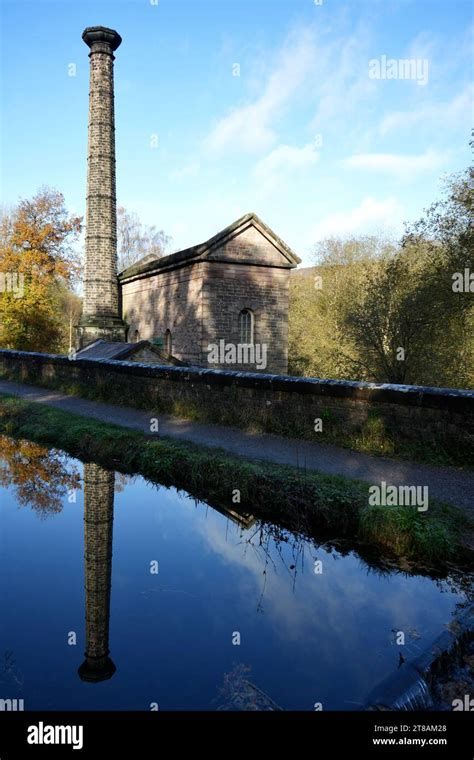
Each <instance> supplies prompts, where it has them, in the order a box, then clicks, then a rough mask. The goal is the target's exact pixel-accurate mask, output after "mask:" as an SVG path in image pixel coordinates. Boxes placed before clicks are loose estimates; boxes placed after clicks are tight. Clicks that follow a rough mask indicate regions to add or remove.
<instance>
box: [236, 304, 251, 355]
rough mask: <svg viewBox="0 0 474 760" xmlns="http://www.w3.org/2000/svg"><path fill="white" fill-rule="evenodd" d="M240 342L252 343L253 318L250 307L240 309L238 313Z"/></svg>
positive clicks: (247, 344)
mask: <svg viewBox="0 0 474 760" xmlns="http://www.w3.org/2000/svg"><path fill="white" fill-rule="evenodd" d="M239 329H240V342H241V343H243V344H244V345H246V346H249V345H251V344H252V343H253V334H254V318H253V313H252V312H251V311H250V309H242V311H241V312H240V314H239Z"/></svg>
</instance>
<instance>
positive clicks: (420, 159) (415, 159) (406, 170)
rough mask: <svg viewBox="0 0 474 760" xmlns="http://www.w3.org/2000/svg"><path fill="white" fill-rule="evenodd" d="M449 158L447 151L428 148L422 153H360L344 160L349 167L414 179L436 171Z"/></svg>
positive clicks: (343, 162)
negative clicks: (424, 173)
mask: <svg viewBox="0 0 474 760" xmlns="http://www.w3.org/2000/svg"><path fill="white" fill-rule="evenodd" d="M447 159H448V154H447V153H438V152H437V151H434V150H427V151H425V152H424V153H421V154H420V155H402V154H399V153H358V154H356V155H354V156H349V158H345V159H344V160H343V161H342V165H343V166H344V167H345V168H348V169H363V170H365V171H375V172H382V173H384V174H391V175H392V176H395V177H397V178H398V179H404V180H407V179H413V177H414V176H416V175H418V174H420V173H422V172H425V171H434V170H437V169H439V168H440V167H442V166H443V165H444V164H445V163H446V161H447Z"/></svg>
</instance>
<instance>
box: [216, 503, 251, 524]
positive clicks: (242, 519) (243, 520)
mask: <svg viewBox="0 0 474 760" xmlns="http://www.w3.org/2000/svg"><path fill="white" fill-rule="evenodd" d="M212 509H215V510H216V512H220V513H221V515H224V517H227V519H228V520H232V522H233V523H235V524H236V525H238V526H239V528H241V529H242V530H248V529H249V528H251V527H252V525H253V524H254V523H255V522H256V521H257V518H256V517H254V515H251V514H249V513H248V512H237V511H236V510H235V509H230V508H229V507H223V506H221V505H220V504H219V505H218V504H213V505H212Z"/></svg>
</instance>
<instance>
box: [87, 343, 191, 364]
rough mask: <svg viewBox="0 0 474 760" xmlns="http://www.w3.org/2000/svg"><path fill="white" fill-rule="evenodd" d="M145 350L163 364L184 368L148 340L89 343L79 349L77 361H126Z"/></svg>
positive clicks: (178, 361)
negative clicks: (150, 352) (154, 355)
mask: <svg viewBox="0 0 474 760" xmlns="http://www.w3.org/2000/svg"><path fill="white" fill-rule="evenodd" d="M144 348H147V349H148V350H149V351H152V352H153V353H154V354H156V356H157V359H160V360H161V362H162V363H163V364H172V365H174V366H179V367H182V366H186V365H185V363H184V362H181V361H180V360H179V359H176V358H175V357H174V356H170V355H169V354H167V353H166V352H165V351H162V350H161V349H160V348H158V346H155V345H154V344H153V343H150V341H148V340H139V341H137V343H122V342H120V341H107V340H95V341H94V342H93V343H89V345H88V346H85V347H84V348H81V350H80V351H78V352H77V354H76V358H77V359H113V360H116V361H119V360H120V361H127V360H128V359H130V358H131V357H132V356H134V354H136V353H138V352H139V351H141V350H142V349H144Z"/></svg>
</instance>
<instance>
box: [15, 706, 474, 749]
mask: <svg viewBox="0 0 474 760" xmlns="http://www.w3.org/2000/svg"><path fill="white" fill-rule="evenodd" d="M473 718H474V715H472V713H471V712H432V713H427V712H418V713H417V712H410V713H405V712H314V713H311V712H301V713H298V712H260V713H259V712H185V713H182V712H146V713H145V712H113V713H112V712H18V713H5V712H3V713H0V760H17V758H23V757H24V756H25V755H26V756H27V757H35V756H36V757H51V758H54V757H57V758H61V760H62V759H63V758H67V757H77V758H82V757H96V756H98V755H97V753H98V751H99V750H107V753H108V754H107V756H108V757H114V756H115V753H116V756H117V757H123V756H127V755H128V754H129V755H130V757H132V758H135V757H139V756H140V753H139V754H138V755H137V754H136V753H137V750H138V751H139V750H140V749H141V748H144V747H150V748H152V747H155V748H157V749H159V748H160V746H161V747H162V749H164V748H165V747H166V746H167V745H166V744H165V745H162V744H161V742H162V741H163V740H164V739H169V740H170V741H171V742H172V747H173V749H174V750H179V748H180V747H183V748H185V747H186V745H187V744H188V743H191V744H192V746H194V747H197V746H198V745H197V744H196V742H197V741H200V731H201V727H202V731H203V742H204V743H203V744H202V745H201V748H205V747H206V746H207V747H209V746H211V745H210V743H211V744H212V745H213V746H214V747H217V746H218V745H217V744H215V743H214V742H213V741H212V740H213V738H214V739H216V740H218V741H219V742H220V741H221V740H222V732H220V731H219V730H218V729H217V731H216V734H215V735H214V737H213V735H212V734H210V733H209V730H210V729H211V726H210V725H209V724H210V723H215V724H219V723H221V724H222V723H227V724H229V723H235V724H239V723H245V724H246V726H245V727H243V726H242V729H243V730H242V729H241V730H238V731H233V732H232V734H229V741H230V747H229V748H232V750H235V749H236V748H237V745H238V744H240V743H241V746H242V749H243V751H248V749H249V748H250V747H249V744H248V742H249V740H250V736H251V735H252V734H253V731H252V726H251V724H258V726H256V728H257V729H258V734H259V736H260V737H261V738H262V739H264V744H265V747H266V750H268V749H270V748H271V747H272V745H273V743H274V742H280V743H281V742H282V741H283V740H284V741H285V745H287V743H288V742H289V746H290V748H291V746H293V747H294V748H295V750H296V751H297V752H298V750H297V747H298V746H299V747H300V748H301V744H300V742H301V740H302V734H303V735H305V738H306V732H308V733H307V736H308V739H309V740H310V741H311V742H312V744H311V745H310V746H313V747H314V754H315V755H320V756H322V754H321V753H323V754H324V756H326V757H327V751H328V749H329V750H334V752H335V753H336V752H337V751H338V750H343V751H347V752H348V753H349V754H348V755H347V756H348V757H351V756H353V755H354V756H355V755H358V754H362V756H363V757H365V756H367V755H370V756H371V757H393V758H397V757H410V758H431V757H433V758H448V757H449V758H456V760H464V758H465V759H466V760H472V759H473V758H474V720H473ZM295 722H296V723H298V726H297V727H295V728H296V731H295V730H294V729H293V731H292V732H291V733H288V731H289V730H290V729H289V728H288V729H285V733H284V734H282V733H281V726H280V724H285V723H295ZM180 723H187V724H190V725H189V730H188V731H186V732H179V731H177V729H178V724H180ZM216 728H217V725H216ZM249 730H250V733H249ZM262 730H263V731H262ZM263 732H264V733H263ZM219 736H221V739H219ZM53 741H54V743H53ZM250 746H251V745H250ZM74 748H76V749H74ZM222 749H224V747H221V750H222ZM280 749H281V744H280ZM71 753H72V754H71ZM132 753H133V754H132ZM266 754H268V753H267V752H266ZM101 756H102V755H101ZM104 757H105V756H104Z"/></svg>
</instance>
